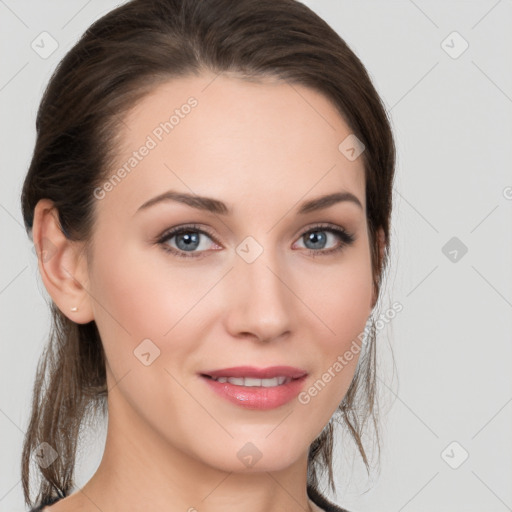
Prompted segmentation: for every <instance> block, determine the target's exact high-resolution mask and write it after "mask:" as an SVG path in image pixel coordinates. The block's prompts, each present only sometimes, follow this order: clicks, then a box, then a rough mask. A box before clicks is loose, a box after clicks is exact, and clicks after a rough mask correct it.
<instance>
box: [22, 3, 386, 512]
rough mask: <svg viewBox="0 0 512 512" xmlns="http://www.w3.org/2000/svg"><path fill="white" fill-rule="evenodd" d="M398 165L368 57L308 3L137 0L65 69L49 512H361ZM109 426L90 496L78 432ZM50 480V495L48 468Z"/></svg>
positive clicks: (42, 370)
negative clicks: (358, 498)
mask: <svg viewBox="0 0 512 512" xmlns="http://www.w3.org/2000/svg"><path fill="white" fill-rule="evenodd" d="M394 165H395V148H394V143H393V137H392V132H391V128H390V125H389V121H388V119H387V116H386V113H385V109H384V108H383V105H382V103H381V100H380V98H379V96H378V94H377V92H376V91H375V89H374V87H373V85H372V83H371V81H370V79H369V77H368V75H367V73H366V71H365V68H364V67H363V65H362V64H361V62H360V61H359V59H358V58H357V57H356V56H355V55H354V53H353V52H352V51H351V50H350V49H349V48H348V47H347V45H346V44H345V43H344V42H343V40H342V39H340V37H339V36H338V35H337V34H336V33H335V32H334V31H333V30H332V29H331V28H330V27H329V26H328V25H327V24H326V23H325V22H324V21H323V20H321V19H320V18H319V17H318V16H317V15H316V14H314V13H313V12H312V11H311V10H310V9H308V8H307V7H305V6H304V5H303V4H301V3H299V2H296V1H295V0H262V1H258V2H254V1H252V0H236V1H235V0H200V1H198V0H132V1H130V2H128V3H126V4H124V5H122V6H120V7H118V8H116V9H115V10H113V11H111V12H110V13H108V14H107V15H105V16H104V17H103V18H101V19H100V20H98V21H96V22H95V23H94V24H93V25H92V26H91V27H90V28H89V29H88V30H87V31H86V33H85V34H84V35H83V36H82V38H81V39H80V41H79V42H78V43H77V44H76V45H75V46H74V47H73V48H72V49H71V50H70V51H69V52H68V54H67V55H66V56H65V58H64V59H63V61H62V62H61V63H60V64H59V66H58V69H57V70H56V72H55V74H54V76H53V77H52V79H51V81H50V83H49V85H48V88H47V90H46V91H45V94H44V97H43V99H42V102H41V105H40V109H39V112H38V116H37V141H36V147H35V151H34V155H33V158H32V162H31V165H30V169H29V171H28V174H27V176H26V179H25V182H24V186H23V191H22V198H21V199H22V209H23V215H24V221H25V225H26V228H27V231H28V233H29V235H30V236H31V237H32V240H33V242H34V244H35V246H36V248H37V252H38V255H39V271H40V273H41V277H42V280H43V282H44V285H45V287H46V289H47V291H48V293H49V295H50V296H51V299H52V301H51V309H52V315H53V322H54V324H53V329H52V332H51V336H50V342H49V345H48V350H47V351H46V352H45V354H44V355H43V358H42V361H41V365H40V366H39V368H38V373H37V376H36V382H35V387H34V398H33V408H32V415H31V421H30V425H29V427H28V429H27V435H26V439H25V443H24V450H23V460H22V481H23V486H24V493H25V500H26V503H27V504H28V505H29V506H31V507H34V506H36V508H34V510H45V511H47V510H51V511H52V512H61V511H70V510H80V511H86V512H87V511H93V510H94V511H97V510H98V509H99V510H104V511H107V510H188V511H194V510H201V511H217V510H222V511H230V510H235V509H236V510H238V511H239V510H244V511H246V512H252V511H255V512H256V511H266V512H269V511H277V510H309V511H319V510H325V511H331V510H337V511H340V510H343V509H342V508H340V507H338V506H336V505H335V504H333V503H331V502H330V501H329V500H327V499H326V497H325V496H323V494H322V492H321V491H320V489H319V477H320V476H321V475H322V474H324V472H327V475H328V479H329V483H330V486H331V488H332V489H333V490H334V480H333V474H332V456H333V453H332V444H333V433H334V430H333V420H334V419H335V418H336V417H337V416H339V417H340V419H341V422H342V424H343V425H344V426H345V427H346V430H347V432H348V433H349V434H350V435H351V436H352V438H353V439H354V441H355V443H356V445H357V447H358V449H359V451H360V454H361V456H362V458H363V460H364V462H365V464H366V465H367V467H369V464H368V458H367V455H366V452H365V450H364V447H363V445H362V443H361V436H362V432H363V429H364V427H365V425H366V424H367V423H368V420H369V419H372V420H373V423H375V405H376V404H375V396H374V393H375V329H374V324H373V322H372V315H373V312H374V311H375V305H376V303H377V300H378V297H379V292H380V288H381V283H382V278H383V273H384V270H385V268H386V264H387V260H388V249H389V231H390V230H389V221H390V217H391V207H392V185H393V176H394ZM95 412H100V413H102V414H104V415H107V413H108V431H107V440H106V444H105V451H104V454H103V458H102V460H101V463H100V465H99V467H98V469H97V471H96V473H95V474H94V475H93V477H92V478H91V479H90V480H89V481H88V482H87V484H86V485H85V486H84V487H83V488H81V489H79V490H78V491H77V492H72V490H73V489H72V488H73V485H74V484H73V472H74V463H75V453H76V447H77V442H78V434H79V432H80V430H81V429H82V428H84V424H85V419H86V418H87V417H88V415H90V414H93V413H95ZM31 459H33V460H34V461H36V462H37V466H36V468H37V471H38V472H39V475H40V477H41V483H40V487H39V493H38V496H37V498H36V500H31V498H30V493H29V483H30V480H29V465H30V462H31Z"/></svg>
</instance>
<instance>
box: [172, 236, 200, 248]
mask: <svg viewBox="0 0 512 512" xmlns="http://www.w3.org/2000/svg"><path fill="white" fill-rule="evenodd" d="M180 240H181V241H183V242H185V245H184V246H183V247H180ZM176 244H177V245H178V247H179V248H180V249H184V250H187V249H190V248H191V247H192V246H193V245H194V244H196V246H195V247H192V248H193V249H195V248H196V247H197V245H198V244H199V236H198V234H197V233H192V234H190V233H182V234H180V235H178V237H177V240H176Z"/></svg>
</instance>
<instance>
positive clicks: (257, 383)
mask: <svg viewBox="0 0 512 512" xmlns="http://www.w3.org/2000/svg"><path fill="white" fill-rule="evenodd" d="M201 377H205V378H207V379H211V380H214V381H216V382H220V383H221V384H224V383H226V382H229V384H233V385H235V386H245V387H249V388H252V387H263V388H272V387H275V386H282V385H283V384H288V383H289V382H292V381H293V380H299V379H300V378H301V377H297V378H293V377H285V376H284V375H281V376H278V377H273V378H272V379H256V378H254V377H212V376H211V375H207V374H204V373H202V374H201Z"/></svg>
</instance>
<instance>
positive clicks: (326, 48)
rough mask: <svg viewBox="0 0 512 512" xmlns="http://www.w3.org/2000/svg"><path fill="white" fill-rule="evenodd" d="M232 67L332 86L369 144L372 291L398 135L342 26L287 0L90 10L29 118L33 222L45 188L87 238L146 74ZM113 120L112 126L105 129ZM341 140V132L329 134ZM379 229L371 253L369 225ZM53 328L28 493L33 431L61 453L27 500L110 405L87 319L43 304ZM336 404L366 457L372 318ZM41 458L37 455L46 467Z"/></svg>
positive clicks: (57, 477)
mask: <svg viewBox="0 0 512 512" xmlns="http://www.w3.org/2000/svg"><path fill="white" fill-rule="evenodd" d="M203 70H209V71H213V72H214V73H233V74H237V75H239V76H240V77H241V78H244V79H248V80H258V79H264V78H265V77H276V78H278V79H282V80H285V81H287V82H289V83H291V84H301V85H304V86H308V87H310V88H313V89H315V90H317V91H319V92H320V93H322V94H323V95H324V96H325V97H327V98H328V99H330V100H331V101H332V103H333V105H335V107H336V108H337V109H338V111H339V113H340V115H341V116H342V117H343V119H344V120H345V122H346V123H347V124H348V126H349V127H350V129H351V130H352V132H353V133H354V134H355V135H356V136H357V138H358V139H360V140H361V141H362V142H363V143H364V145H365V147H366V149H365V151H364V152H363V153H362V155H361V158H363V161H364V166H365V177H366V197H367V210H366V214H367V219H368V229H369V236H370V245H371V256H372V270H373V276H374V278H373V279H374V287H375V290H376V292H377V295H378V294H379V293H380V286H381V281H382V276H383V272H384V270H385V269H386V266H387V261H388V252H389V242H390V239H389V231H390V230H389V224H390V218H391V208H392V185H393V178H394V167H395V146H394V141H393V136H392V131H391V127H390V123H389V120H388V118H387V114H386V110H385V108H384V106H383V104H382V102H381V100H380V98H379V96H378V94H377V92H376V90H375V88H374V87H373V85H372V83H371V80H370V78H369V76H368V74H367V72H366V70H365V68H364V66H363V64H362V63H361V61H360V60H359V59H358V57H357V56H356V55H355V54H354V53H353V52H352V51H351V50H350V49H349V47H348V46H347V44H346V43H345V42H344V41H343V40H342V39H341V38H340V36H339V35H338V34H337V33H336V32H335V31H334V30H333V29H332V28H331V27H330V26H329V25H328V24H327V23H326V22H325V21H323V20H322V19H321V18H320V17H319V16H317V15H316V14H315V13H314V12H313V11H311V10H310V9H309V8H308V7H306V6H305V5H303V4H301V3H300V2H298V1H296V0H258V1H254V0H131V1H129V2H127V3H125V4H124V5H121V6H120V7H117V8H116V9H114V10H112V11H111V12H109V13H107V14H106V15H105V16H103V17H102V18H101V19H99V20H97V21H96V22H95V23H93V24H92V25H91V26H90V27H89V28H88V29H87V30H86V32H85V33H84V34H83V35H82V37H81V38H80V40H79V41H78V42H77V43H76V44H75V46H74V47H73V48H71V50H70V51H69V52H68V53H67V54H66V55H65V57H64V58H63V60H62V61H61V62H60V63H59V65H58V67H57V69H56V70H55V72H54V74H53V76H52V77H51V80H50V82H49V84H48V86H47V88H46V90H45V92H44V95H43V98H42V100H41V104H40V106H39V110H38V113H37V119H36V129H37V139H36V143H35V149H34V153H33V156H32V160H31V163H30V168H29V170H28V173H27V176H26V178H25V181H24V184H23V190H22V194H21V205H22V212H23V218H24V222H25V227H26V229H27V232H28V233H29V235H30V236H32V232H31V229H32V224H33V218H34V207H35V205H36V204H37V202H38V201H39V200H40V199H42V198H48V199H50V200H52V201H53V203H54V205H55V207H56V209H57V211H58V214H59V222H60V225H61V228H62V231H63V233H65V234H66V236H67V237H68V238H70V239H73V240H80V241H84V242H85V243H87V242H88V240H89V237H90V235H91V233H92V230H93V227H94V222H95V201H96V199H95V196H94V194H93V191H94V189H95V188H96V187H98V186H100V185H101V184H102V183H103V182H104V180H105V179H106V178H107V176H108V173H109V169H111V168H112V165H113V163H114V161H115V157H116V149H117V148H118V147H119V146H118V145H119V143H120V137H119V133H121V130H120V125H121V123H123V114H125V113H127V112H128V111H129V110H130V109H131V108H132V107H133V106H134V105H135V103H136V102H137V101H139V100H140V99H142V98H143V97H144V96H145V95H146V94H147V93H148V92H150V91H151V90H152V89H153V88H154V87H155V86H156V85H158V84H160V83H162V82H165V81H167V80H169V79H171V78H177V77H184V76H187V75H191V74H199V73H201V71H203ZM116 134H117V135H116ZM340 142H341V141H340ZM379 228H382V229H383V231H384V234H385V236H386V242H385V243H386V245H385V251H384V254H383V257H382V258H381V257H380V254H379V247H378V241H377V239H376V233H377V230H378V229H379ZM50 308H51V314H52V328H51V331H50V334H49V339H48V344H47V345H46V347H45V350H44V351H43V353H42V355H41V358H40V360H39V364H38V368H37V374H36V379H35V383H34V388H33V398H32V410H31V416H30V423H29V425H28V429H27V433H26V436H25V439H24V445H23V454H22V461H21V462H22V463H21V466H22V467H21V471H22V483H23V492H24V496H25V501H26V503H27V504H29V506H32V505H33V502H31V501H30V485H29V481H30V479H29V466H30V460H31V458H32V455H33V454H34V452H35V451H36V449H37V448H38V446H39V445H40V443H43V442H46V443H48V444H49V445H50V446H51V447H52V448H53V449H54V450H56V452H57V453H58V455H59V456H58V457H57V458H56V459H55V460H54V461H53V462H52V463H51V464H49V465H38V466H37V469H38V472H39V476H40V477H41V481H40V486H39V490H38V495H37V497H36V500H35V502H39V501H42V502H48V501H49V500H51V499H52V498H55V497H56V493H57V495H58V496H60V497H62V496H66V495H67V494H69V491H70V490H71V489H72V487H73V486H74V484H73V475H74V466H75V456H76V450H77V444H78V440H79V434H80V432H81V430H82V429H83V428H84V422H85V421H86V418H87V417H88V415H89V414H90V413H93V412H101V413H102V414H103V415H105V414H106V413H107V406H106V403H107V388H106V374H105V356H104V352H103V347H102V343H101V338H100V335H99V332H98V329H97V327H96V324H95V322H94V321H92V322H90V323H88V324H84V325H79V324H76V323H75V322H72V321H71V320H69V319H68V318H67V317H66V316H65V315H63V314H62V313H61V312H60V311H59V309H58V308H57V307H56V306H55V304H54V303H53V301H52V302H51V304H50ZM372 325H373V328H371V329H370V330H369V331H368V338H367V342H366V343H365V347H364V348H365V350H364V351H363V352H362V353H361V357H360V359H359V363H358V366H357V368H356V372H355V375H354V378H353V380H352V382H351V385H350V387H349V389H348V392H347V394H346V396H345V397H344V399H343V401H342V403H341V404H340V406H339V411H338V412H339V413H340V415H341V418H342V424H343V425H344V426H345V427H346V428H347V430H348V432H349V434H350V436H351V437H352V438H353V440H354V441H355V443H356V445H357V448H358V450H359V452H360V454H361V456H362V458H363V460H364V463H365V465H366V468H367V470H368V468H369V464H368V458H367V456H366V453H365V450H364V448H363V445H362V441H361V437H362V433H363V430H364V427H365V426H366V425H367V423H368V419H369V418H371V419H372V420H373V426H374V427H375V433H376V435H377V445H379V443H378V428H377V427H378V425H377V421H376V406H377V400H376V382H375V377H376V375H375V366H376V357H375V334H376V333H375V328H374V324H372ZM332 448H333V425H332V421H331V422H329V423H328V425H327V426H326V427H325V428H324V429H323V431H322V433H321V434H320V435H319V437H318V438H317V439H316V440H315V441H314V442H313V443H312V445H311V446H310V450H309V458H308V486H311V487H313V488H314V489H317V486H318V473H317V472H318V471H321V472H322V473H323V472H324V471H325V470H327V471H328V478H329V483H330V486H331V488H332V489H333V490H335V487H334V482H333V472H332V455H333V454H332ZM44 466H47V467H44Z"/></svg>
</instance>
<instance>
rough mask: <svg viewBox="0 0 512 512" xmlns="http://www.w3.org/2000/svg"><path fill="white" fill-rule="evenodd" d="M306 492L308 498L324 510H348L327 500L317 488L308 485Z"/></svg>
mask: <svg viewBox="0 0 512 512" xmlns="http://www.w3.org/2000/svg"><path fill="white" fill-rule="evenodd" d="M307 492H308V496H309V497H310V499H311V500H312V501H313V502H314V503H316V504H317V505H318V506H319V507H320V508H321V509H323V510H325V512H349V511H348V510H346V509H344V508H341V507H339V506H338V505H335V504H334V503H332V502H331V501H329V500H328V499H327V498H326V497H325V496H324V495H323V494H321V493H320V491H319V490H318V489H316V487H313V486H311V485H308V486H307Z"/></svg>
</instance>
